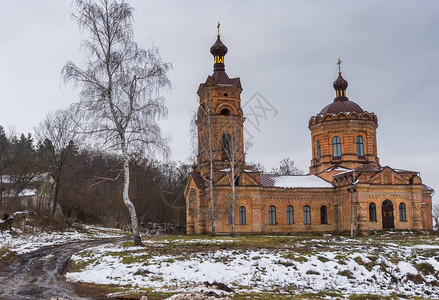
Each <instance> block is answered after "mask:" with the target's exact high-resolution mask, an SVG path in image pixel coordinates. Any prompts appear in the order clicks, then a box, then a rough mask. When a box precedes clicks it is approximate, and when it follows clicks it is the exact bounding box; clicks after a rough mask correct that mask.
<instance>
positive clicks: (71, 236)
mask: <svg viewBox="0 0 439 300" xmlns="http://www.w3.org/2000/svg"><path fill="white" fill-rule="evenodd" d="M84 227H85V228H86V229H87V230H86V231H78V230H74V229H71V230H67V231H63V232H44V231H41V230H39V229H36V228H31V227H27V230H28V231H31V232H28V233H22V232H21V231H20V230H18V229H15V230H13V231H10V230H6V231H3V232H0V249H2V248H3V249H5V250H6V251H8V252H13V253H16V254H24V253H28V252H32V251H35V250H38V249H39V248H41V247H45V246H51V245H57V244H63V243H67V242H74V241H84V240H91V239H98V238H111V237H120V236H121V235H123V234H124V232H123V231H121V230H119V229H114V228H105V227H98V226H84ZM3 255H7V253H5V254H3ZM1 258H2V256H0V259H1Z"/></svg>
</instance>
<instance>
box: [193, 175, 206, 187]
mask: <svg viewBox="0 0 439 300" xmlns="http://www.w3.org/2000/svg"><path fill="white" fill-rule="evenodd" d="M191 176H192V179H193V180H194V182H195V185H196V186H197V187H198V188H199V189H203V188H204V180H203V177H201V175H200V173H198V172H191Z"/></svg>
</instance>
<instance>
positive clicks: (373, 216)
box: [369, 202, 377, 222]
mask: <svg viewBox="0 0 439 300" xmlns="http://www.w3.org/2000/svg"><path fill="white" fill-rule="evenodd" d="M376 220H377V207H376V205H375V203H373V202H372V203H371V204H369V221H371V222H376Z"/></svg>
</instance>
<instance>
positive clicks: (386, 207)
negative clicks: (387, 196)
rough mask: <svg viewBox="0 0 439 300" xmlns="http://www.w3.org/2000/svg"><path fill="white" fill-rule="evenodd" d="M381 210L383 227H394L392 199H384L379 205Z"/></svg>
mask: <svg viewBox="0 0 439 300" xmlns="http://www.w3.org/2000/svg"><path fill="white" fill-rule="evenodd" d="M381 212H382V218H383V229H392V228H395V223H394V216H393V203H392V201H390V200H385V201H384V202H383V205H382V207H381Z"/></svg>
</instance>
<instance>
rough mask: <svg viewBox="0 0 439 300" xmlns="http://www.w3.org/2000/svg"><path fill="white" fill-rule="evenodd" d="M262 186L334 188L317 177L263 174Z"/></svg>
mask: <svg viewBox="0 0 439 300" xmlns="http://www.w3.org/2000/svg"><path fill="white" fill-rule="evenodd" d="M261 184H262V186H267V187H280V188H332V187H333V186H332V184H331V183H329V182H327V181H326V180H323V179H322V178H320V177H318V176H316V175H289V176H284V175H275V174H265V173H262V174H261Z"/></svg>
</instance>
